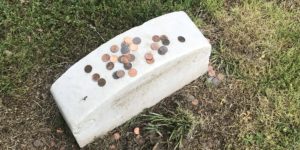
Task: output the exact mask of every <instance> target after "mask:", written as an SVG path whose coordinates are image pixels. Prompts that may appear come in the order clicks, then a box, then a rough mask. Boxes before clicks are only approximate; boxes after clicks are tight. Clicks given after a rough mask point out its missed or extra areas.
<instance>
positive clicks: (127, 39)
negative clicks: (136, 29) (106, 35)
mask: <svg viewBox="0 0 300 150" xmlns="http://www.w3.org/2000/svg"><path fill="white" fill-rule="evenodd" d="M124 42H125V43H126V44H131V43H132V38H131V37H129V36H127V37H125V38H124Z"/></svg>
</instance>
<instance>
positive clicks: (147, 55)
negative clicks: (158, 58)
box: [144, 53, 153, 60]
mask: <svg viewBox="0 0 300 150" xmlns="http://www.w3.org/2000/svg"><path fill="white" fill-rule="evenodd" d="M144 57H145V59H146V60H151V59H153V55H152V54H151V53H146V54H145V56H144Z"/></svg>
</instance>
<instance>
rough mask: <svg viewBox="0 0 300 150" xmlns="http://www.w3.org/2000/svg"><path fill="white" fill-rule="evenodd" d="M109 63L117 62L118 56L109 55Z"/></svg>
mask: <svg viewBox="0 0 300 150" xmlns="http://www.w3.org/2000/svg"><path fill="white" fill-rule="evenodd" d="M110 61H111V62H117V61H118V56H117V55H111V56H110Z"/></svg>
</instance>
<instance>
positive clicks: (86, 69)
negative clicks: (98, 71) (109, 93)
mask: <svg viewBox="0 0 300 150" xmlns="http://www.w3.org/2000/svg"><path fill="white" fill-rule="evenodd" d="M84 71H85V72H86V73H90V72H91V71H92V66H91V65H86V66H85V67H84Z"/></svg>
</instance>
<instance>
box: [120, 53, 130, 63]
mask: <svg viewBox="0 0 300 150" xmlns="http://www.w3.org/2000/svg"><path fill="white" fill-rule="evenodd" d="M119 58H120V60H119V62H120V63H123V64H125V63H129V60H128V56H127V55H122V56H120V57H119Z"/></svg>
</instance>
